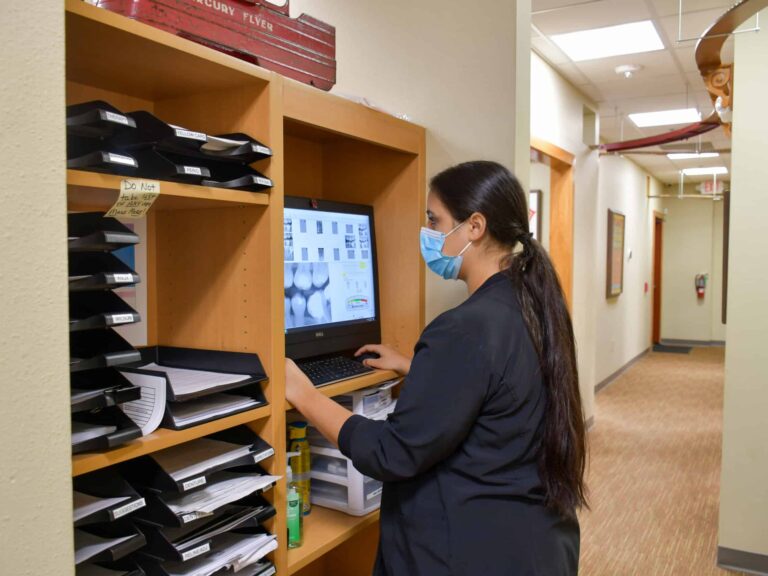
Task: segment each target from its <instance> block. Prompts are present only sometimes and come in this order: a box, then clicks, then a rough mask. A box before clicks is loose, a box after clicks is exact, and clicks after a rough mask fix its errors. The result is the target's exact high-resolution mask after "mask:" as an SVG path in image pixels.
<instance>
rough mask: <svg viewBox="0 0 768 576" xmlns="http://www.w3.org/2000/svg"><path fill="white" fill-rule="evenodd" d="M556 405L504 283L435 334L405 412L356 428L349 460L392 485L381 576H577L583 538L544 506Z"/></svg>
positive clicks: (345, 445)
mask: <svg viewBox="0 0 768 576" xmlns="http://www.w3.org/2000/svg"><path fill="white" fill-rule="evenodd" d="M545 402H546V391H545V389H544V386H543V383H542V379H541V375H540V373H539V366H538V359H537V355H536V352H535V349H534V347H533V344H532V342H531V339H530V337H529V336H528V332H527V329H526V326H525V322H524V320H523V316H522V312H521V309H520V305H519V303H518V298H517V294H516V289H515V288H514V286H513V285H512V283H511V281H510V280H509V278H508V277H507V276H506V275H505V274H504V273H498V274H495V275H494V276H492V277H491V278H489V279H488V280H487V281H486V282H485V283H484V284H483V285H482V286H481V287H480V288H479V289H478V290H477V291H475V293H474V294H472V295H471V296H470V297H469V298H468V299H467V300H466V301H465V302H464V303H463V304H461V305H460V306H458V307H457V308H454V309H452V310H449V311H448V312H445V313H444V314H442V315H441V316H439V317H438V318H437V319H435V320H434V321H433V322H432V323H431V324H430V325H429V326H428V327H427V328H426V329H425V330H424V333H423V334H422V336H421V339H420V340H419V342H418V344H417V345H416V348H415V355H414V357H413V361H412V363H411V371H410V373H409V374H408V376H407V377H406V379H405V382H404V384H403V388H402V392H401V394H400V398H399V399H398V402H397V407H396V409H395V411H394V412H393V413H392V414H391V415H390V416H389V418H388V419H387V420H386V421H373V420H368V419H366V418H363V417H362V416H352V417H351V418H349V419H348V420H347V421H346V422H345V424H344V426H343V427H342V429H341V431H340V433H339V448H340V449H341V451H342V452H343V453H344V454H345V455H346V456H347V457H348V458H350V459H351V460H352V463H353V464H354V466H355V468H357V469H358V470H359V471H360V472H362V473H363V474H366V475H368V476H371V477H372V478H376V479H378V480H382V481H383V482H384V490H383V494H382V501H381V538H380V542H379V552H378V556H377V559H376V565H375V568H374V575H375V576H447V575H451V576H523V575H525V576H529V575H530V576H533V575H536V576H571V575H575V574H577V572H578V557H579V526H578V522H577V521H576V520H572V519H565V518H562V517H560V516H558V515H557V514H555V513H554V512H551V511H550V510H548V509H547V508H545V507H544V505H543V499H544V497H543V487H542V483H541V479H540V478H539V474H538V470H537V455H538V451H539V446H540V441H541V434H542V419H543V417H544V408H545Z"/></svg>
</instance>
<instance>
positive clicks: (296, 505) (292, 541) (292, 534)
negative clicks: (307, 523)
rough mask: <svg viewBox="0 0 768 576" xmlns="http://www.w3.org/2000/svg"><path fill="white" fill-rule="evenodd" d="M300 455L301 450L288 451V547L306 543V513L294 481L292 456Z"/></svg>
mask: <svg viewBox="0 0 768 576" xmlns="http://www.w3.org/2000/svg"><path fill="white" fill-rule="evenodd" d="M295 456H299V452H288V468H287V470H286V479H287V486H288V498H287V500H288V548H289V549H290V548H298V547H299V546H301V545H302V544H303V543H304V534H303V532H304V514H303V513H302V509H301V494H299V490H298V487H297V486H296V483H295V482H294V481H293V471H292V470H291V458H293V457H295Z"/></svg>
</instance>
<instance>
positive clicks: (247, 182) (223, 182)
mask: <svg viewBox="0 0 768 576" xmlns="http://www.w3.org/2000/svg"><path fill="white" fill-rule="evenodd" d="M205 165H206V166H207V167H208V169H209V170H210V171H211V178H210V179H208V180H203V181H202V184H203V186H211V187H213V188H228V189H231V190H246V191H248V192H259V191H261V190H267V189H269V188H272V186H273V185H274V184H273V182H272V180H270V179H269V178H267V177H266V176H264V174H262V173H261V172H259V171H258V170H254V169H253V168H251V167H250V166H248V165H247V164H236V163H233V162H221V161H210V160H209V161H206V163H205Z"/></svg>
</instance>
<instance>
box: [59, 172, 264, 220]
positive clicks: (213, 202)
mask: <svg viewBox="0 0 768 576" xmlns="http://www.w3.org/2000/svg"><path fill="white" fill-rule="evenodd" d="M124 178H125V177H124V176H115V175H112V174H101V173H99V172H85V171H83V170H67V189H68V191H67V197H68V204H69V206H70V207H71V208H77V207H87V208H89V209H94V208H104V209H105V210H107V209H109V208H110V207H111V206H112V204H114V203H115V200H117V197H118V195H119V192H120V181H121V180H123V179H124ZM238 204H241V205H244V206H254V205H257V206H258V205H261V206H266V205H268V204H269V194H267V193H265V192H245V191H243V190H225V189H223V188H209V187H206V186H195V185H193V184H181V183H179V182H165V181H163V182H162V183H161V184H160V196H159V197H158V198H157V200H155V203H154V204H153V206H152V209H153V210H188V209H193V208H216V207H225V206H232V205H238Z"/></svg>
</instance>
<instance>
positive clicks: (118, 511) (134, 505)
mask: <svg viewBox="0 0 768 576" xmlns="http://www.w3.org/2000/svg"><path fill="white" fill-rule="evenodd" d="M146 504H147V503H146V502H145V501H144V498H139V499H138V500H134V501H133V502H129V503H128V504H126V505H125V506H120V508H115V509H114V510H112V513H111V515H112V520H117V519H118V518H122V517H123V516H125V515H126V514H130V513H131V512H133V511H134V510H138V509H139V508H144V506H146Z"/></svg>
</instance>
